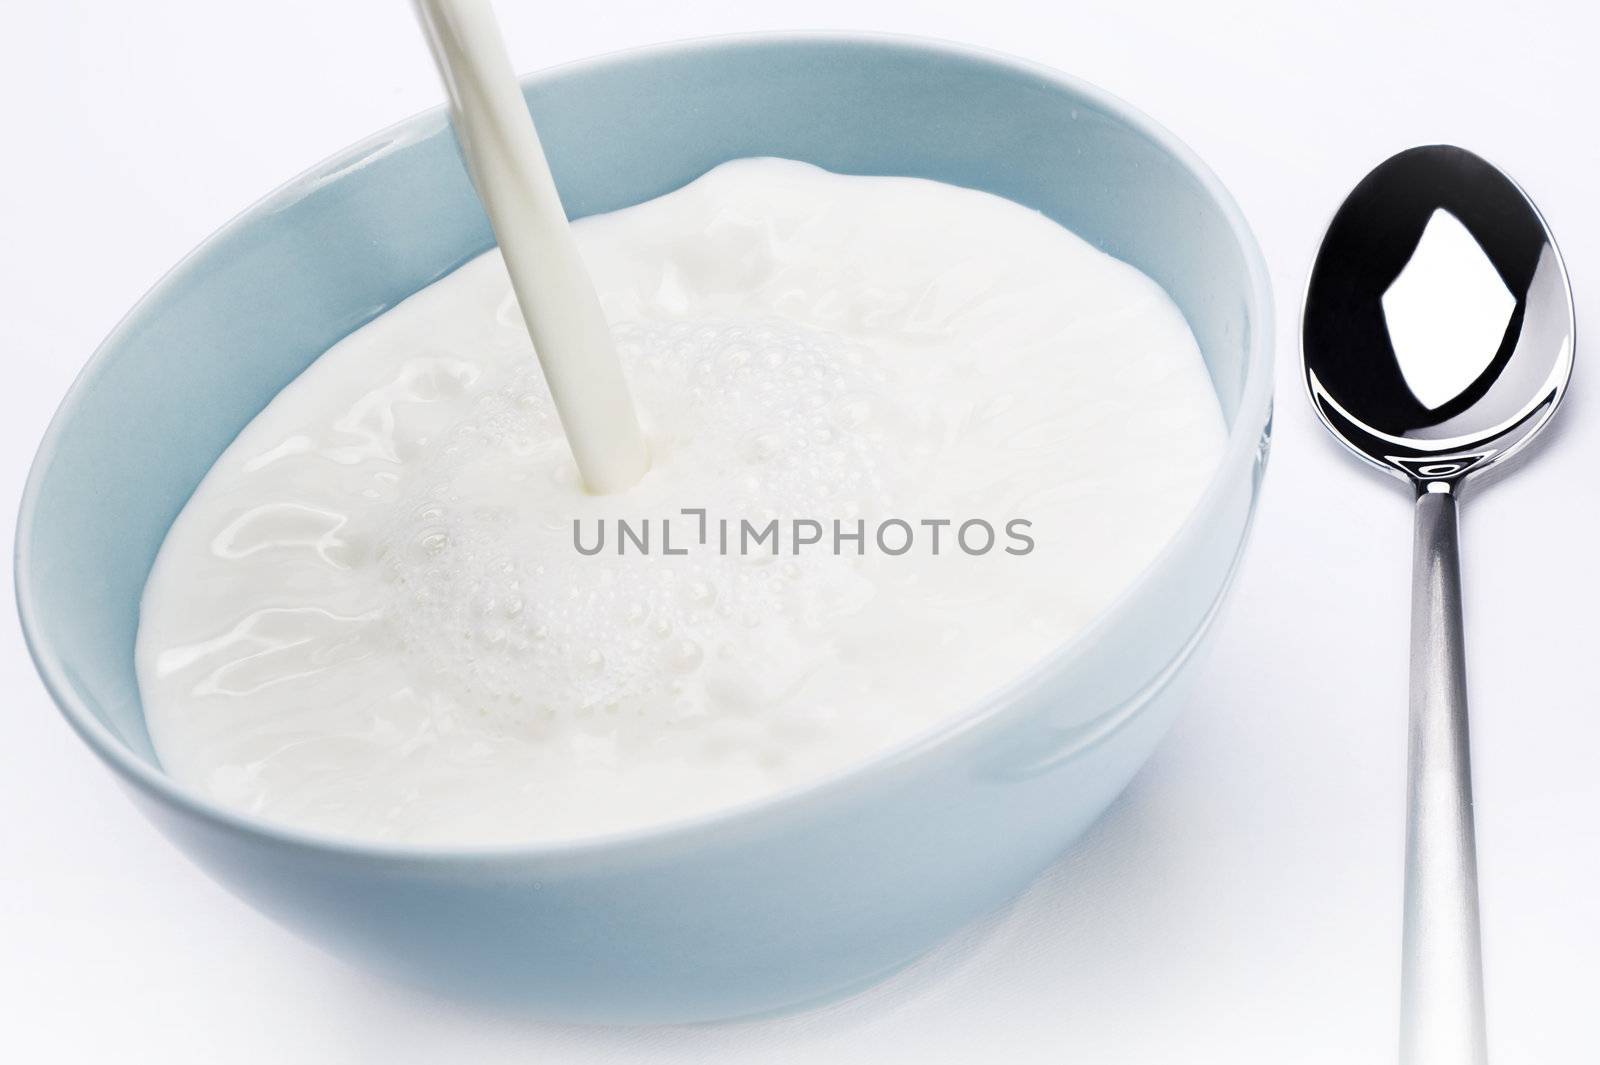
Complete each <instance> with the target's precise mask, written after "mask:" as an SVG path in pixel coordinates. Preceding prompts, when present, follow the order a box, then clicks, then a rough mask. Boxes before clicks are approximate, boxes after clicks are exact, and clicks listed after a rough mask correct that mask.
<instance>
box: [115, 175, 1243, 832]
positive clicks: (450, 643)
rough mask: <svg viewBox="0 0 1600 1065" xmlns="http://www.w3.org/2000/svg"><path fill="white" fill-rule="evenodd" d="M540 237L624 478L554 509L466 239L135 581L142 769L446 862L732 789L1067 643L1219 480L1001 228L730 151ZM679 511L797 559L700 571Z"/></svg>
mask: <svg viewBox="0 0 1600 1065" xmlns="http://www.w3.org/2000/svg"><path fill="white" fill-rule="evenodd" d="M572 232H573V236H574V237H575V239H576V244H577V249H578V252H579V253H580V254H581V256H582V258H583V260H584V262H585V263H586V264H587V267H588V270H589V273H590V274H591V276H592V277H593V278H594V282H595V285H596V288H597V291H598V293H599V296H600V301H601V305H602V307H603V308H604V312H605V314H606V316H607V318H608V320H609V323H610V326H611V329H612V331H613V333H614V335H615V337H616V338H617V343H616V347H617V351H618V354H619V357H620V360H621V363H622V367H623V369H624V370H625V371H626V373H627V375H628V379H629V380H630V382H631V384H632V387H633V390H634V394H635V395H636V397H637V399H638V403H639V410H640V413H641V415H642V418H643V422H644V429H645V432H646V435H647V436H648V438H649V440H650V446H651V452H652V465H651V469H650V470H649V472H648V473H647V474H646V475H645V476H644V478H643V479H642V480H641V481H640V482H639V483H638V484H636V485H635V486H634V487H633V488H632V489H630V490H629V491H627V492H624V493H617V494H612V495H596V494H593V493H589V492H585V491H584V490H583V487H582V482H581V479H580V478H579V475H578V471H577V469H576V467H575V466H574V462H573V457H572V453H571V452H570V451H569V450H568V448H567V446H566V443H565V441H564V439H563V436H562V432H561V421H560V419H559V418H558V416H557V410H556V408H555V406H554V405H553V404H552V401H551V398H550V393H549V390H548V389H547V388H546V386H545V380H544V378H543V375H542V374H541V371H540V366H539V363H538V361H537V360H536V359H535V358H534V354H533V351H532V349H531V347H530V343H529V339H528V334H527V331H526V330H525V329H524V327H523V324H522V321H521V319H520V316H519V314H518V304H517V296H516V295H515V294H514V292H513V288H512V285H511V281H510V279H509V278H508V275H507V271H506V268H505V265H504V263H503V261H502V259H501V256H500V254H499V253H498V252H494V251H491V252H490V253H488V254H486V255H484V256H483V257H481V258H479V259H476V260H474V261H473V262H470V263H468V264H467V265H466V266H464V267H462V268H461V269H460V270H458V271H456V272H455V273H453V274H451V275H450V276H448V277H446V278H444V279H443V280H441V281H439V282H438V283H436V284H434V285H431V286H429V287H428V288H426V289H424V290H423V291H421V292H419V293H417V294H416V295H415V296H413V297H411V298H410V299H408V300H406V301H405V302H404V303H402V304H400V305H399V306H397V307H396V308H394V309H393V310H391V311H389V312H388V313H386V314H384V315H382V316H380V317H379V318H377V319H376V320H374V321H373V322H372V323H370V324H369V325H367V326H365V327H363V328H361V329H359V330H357V331H356V332H354V333H352V334H351V335H350V336H349V337H347V338H346V339H344V340H343V341H341V342H340V343H338V344H337V345H335V346H334V347H333V348H332V349H331V350H329V351H328V352H327V353H326V354H325V355H323V356H322V357H321V358H320V359H319V360H317V362H315V363H314V364H313V365H312V366H311V367H310V368H308V369H307V370H306V372H305V373H304V374H302V375H301V376H300V377H299V378H298V379H297V380H295V381H294V382H292V383H291V384H290V385H289V386H288V387H287V388H285V389H284V390H283V392H282V393H281V394H279V395H278V397H277V398H276V399H274V400H273V401H272V403H271V404H270V405H269V406H267V408H266V409H265V410H263V411H262V412H261V414H260V415H258V416H257V417H256V419H255V420H254V421H252V422H251V423H250V424H249V425H248V426H247V427H246V428H245V429H244V430H243V431H242V432H241V433H240V435H239V437H238V439H237V440H236V441H235V442H234V443H233V445H232V446H230V447H229V448H228V450H227V451H226V452H225V453H224V454H223V455H222V456H221V458H219V459H218V461H217V463H216V465H215V466H214V467H213V468H212V470H211V471H210V473H209V474H208V475H207V477H206V478H205V480H204V481H203V482H202V483H201V485H200V486H199V488H198V489H197V490H196V492H195V494H194V496H193V498H192V499H191V500H190V501H189V503H188V505H187V506H186V507H185V508H184V509H183V511H182V513H181V514H180V515H179V516H178V518H177V520H176V521H175V522H174V524H173V526H172V529H171V531H170V533H169V534H168V537H167V540H166V542H165V544H164V545H163V547H162V549H161V552H160V554H159V557H158V558H157V560H156V563H155V567H154V570H153V571H152V573H151V576H150V580H149V583H148V585H147V587H146V591H145V596H144V602H143V608H142V613H141V623H140V629H139V637H138V647H137V664H138V671H139V679H140V688H141V692H142V695H143V700H144V706H145V712H146V720H147V722H148V725H149V728H150V734H151V738H152V739H153V741H154V743H155V747H156V751H157V753H158V755H159V756H160V759H161V762H162V765H163V766H164V768H165V769H166V770H167V772H168V773H170V774H171V775H172V776H173V777H174V778H176V779H177V780H179V781H181V782H184V783H185V784H188V785H190V786H192V787H194V788H196V789H198V790H200V791H201V792H204V793H205V794H207V795H209V796H211V797H213V798H215V799H217V800H219V801H221V802H224V803H226V804H229V805H231V806H234V807H236V808H239V809H241V810H246V811H250V812H253V813H255V814H258V815H260V816H263V817H266V818H269V819H272V820H275V821H279V822H285V823H291V824H296V825H300V826H304V827H309V828H312V829H316V830H318V831H322V832H326V833H332V834H338V835H344V836H354V837H362V838H369V839H389V840H409V841H418V842H431V843H447V844H485V843H503V842H512V841H527V840H541V839H553V838H562V837H574V836H585V835H593V834H597V833H605V832H611V831H616V830H622V829H629V828H635V827H638V826H642V825H649V824H657V823H661V822H664V821H671V820H674V819H678V818H683V817H688V816H692V815H694V814H698V813H702V812H705V811H709V810H713V809H718V808H722V807H727V806H731V805H734V804H737V803H741V802H746V801H748V800H751V799H754V798H758V797H760V796H762V795H766V794H769V793H771V792H773V791H774V790H777V789H781V788H785V787H788V786H791V785H796V784H801V783H804V782H806V781H810V780H815V779H817V778H818V777H820V776H823V775H825V774H828V773H831V772H834V771H837V770H839V769H842V768H844V767H847V766H849V765H851V764H853V763H856V762H859V761H860V760H862V759H864V758H867V757H868V756H870V755H871V754H872V753H874V752H876V751H881V750H883V749H884V748H886V747H888V746H890V745H893V744H895V743H898V742H900V741H903V740H905V739H907V738H909V737H912V736H914V735H916V734H918V733H920V732H923V731H925V730H927V729H929V728H931V727H933V726H935V725H936V724H938V723H939V722H941V721H945V720H948V719H949V718H951V717H952V716H954V715H959V714H961V713H963V712H966V711H970V710H971V709H972V708H973V707H974V706H976V705H977V704H979V703H980V702H981V701H982V700H983V699H984V698H985V697H986V696H988V695H990V694H991V693H992V692H994V691H995V690H996V689H997V688H998V687H1000V686H1002V685H1004V684H1005V683H1006V682H1007V681H1009V680H1011V679H1013V678H1015V677H1016V676H1018V675H1019V674H1020V673H1022V672H1023V671H1025V670H1026V669H1027V668H1028V667H1029V666H1031V665H1033V664H1034V663H1036V662H1038V661H1039V660H1040V659H1041V658H1042V657H1043V656H1045V655H1046V654H1048V653H1049V652H1050V651H1051V650H1053V649H1054V648H1056V647H1058V646H1060V645H1061V644H1062V643H1063V642H1065V641H1067V640H1069V639H1070V638H1071V637H1072V636H1073V635H1075V634H1076V633H1078V632H1079V631H1081V630H1082V628H1083V627H1084V626H1085V625H1087V624H1088V623H1089V622H1090V621H1091V620H1092V619H1093V618H1094V617H1095V615H1096V614H1098V613H1099V612H1100V611H1101V610H1103V609H1104V608H1105V607H1106V606H1107V605H1108V604H1109V603H1110V602H1111V601H1112V600H1113V599H1114V598H1115V597H1116V596H1117V595H1118V593H1120V592H1121V591H1122V590H1123V589H1124V588H1125V587H1126V586H1127V585H1128V584H1129V582H1130V581H1132V580H1133V579H1134V578H1135V577H1136V576H1137V575H1138V573H1139V572H1140V571H1141V570H1142V569H1144V567H1145V566H1147V565H1148V564H1149V562H1150V561H1151V560H1152V559H1153V558H1154V557H1155V555H1156V553H1157V552H1158V551H1159V550H1160V549H1161V547H1162V546H1163V545H1164V544H1165V543H1166V542H1167V541H1168V540H1169V539H1170V537H1171V536H1172V534H1173V532H1174V531H1175V530H1176V529H1177V527H1178V526H1179V524H1180V523H1181V522H1182V521H1183V520H1184V518H1185V517H1186V516H1187V515H1188V514H1189V512H1190V510H1191V509H1192V507H1193V505H1194V503H1195V501H1196V500H1197V498H1198V496H1199V494H1200V492H1201V491H1202V490H1203V488H1204V486H1205V484H1206V483H1207V481H1208V479H1209V477H1210V475H1211V473H1212V471H1213V469H1214V466H1215V463H1216V461H1217V459H1218V457H1219V455H1220V454H1221V451H1222V447H1223V442H1224V427H1223V421H1222V417H1221V415H1220V412H1219V410H1218V405H1217V401H1216V399H1215V395H1214V392H1213V390H1212V387H1211V383H1210V380H1209V377H1208V375H1207V372H1206V369H1205V366H1204V364H1203V363H1202V361H1201V357H1200V354H1199V352H1198V350H1197V348H1196V345H1195V342H1194V340H1193V338H1192V337H1191V335H1190V333H1189V330H1188V328H1187V326H1186V324H1185V322H1184V320H1183V318H1182V317H1181V315H1180V314H1179V312H1178V310H1177V308H1176V307H1174V305H1173V304H1172V302H1171V301H1170V300H1169V299H1168V298H1167V297H1166V295H1165V294H1164V293H1163V292H1162V291H1161V290H1160V288H1158V287H1157V286H1156V285H1155V284H1154V283H1153V282H1152V281H1150V280H1149V279H1148V278H1146V277H1144V276H1143V275H1142V274H1140V273H1139V272H1138V271H1136V270H1134V269H1133V268H1131V267H1129V266H1127V265H1126V264H1123V263H1120V262H1118V261H1116V260H1114V259H1112V258H1110V257H1108V256H1106V255H1104V254H1102V253H1100V252H1098V251H1096V250H1095V249H1094V248H1092V247H1090V246H1089V245H1088V244H1086V243H1084V242H1083V241H1082V240H1080V239H1078V238H1077V237H1075V236H1074V235H1073V234H1071V233H1069V232H1068V231H1066V230H1065V229H1062V228H1061V227H1060V226H1058V225H1056V224H1055V223H1053V222H1051V221H1049V220H1048V219H1046V218H1044V217H1042V216H1041V215H1039V214H1037V213H1035V212H1032V211H1029V210H1026V209H1024V208H1022V207H1019V206H1017V205H1016V204H1013V203H1010V202H1008V201H1006V200H1002V199H999V198H997V197H994V196H990V195H988V194H985V193H980V192H975V191H971V190H967V189H961V188H955V187H952V186H948V185H942V184H938V183H935V182H930V181H922V180H916V179H910V178H896V177H847V176H842V175H837V174H831V173H828V172H826V171H823V170H819V169H817V168H815V167H812V166H808V165H806V164H803V163H797V162H789V161H784V160H776V159H754V160H739V161H735V162H731V163H727V164H725V165H723V166H720V167H718V168H716V169H715V170H713V171H711V172H710V173H709V174H707V175H705V176H704V177H702V178H701V179H699V180H698V181H695V182H693V183H692V184H690V185H688V186H686V187H684V188H682V189H680V190H678V191H676V192H673V193H670V194H668V195H666V196H663V197H661V198H659V199H656V200H652V201H650V202H647V203H643V204H640V205H638V206H636V207H631V208H628V209H626V210H623V211H618V212H616V213H614V214H609V215H602V216H597V217H592V218H587V219H583V220H581V221H579V222H577V223H575V224H574V225H573V227H572ZM247 324H248V323H241V325H242V326H243V325H247ZM683 508H696V509H704V510H705V511H706V512H707V515H708V517H709V519H710V521H712V522H715V521H717V520H718V519H719V518H726V519H731V520H734V521H738V520H740V519H749V520H750V521H752V522H756V523H760V522H764V521H766V520H767V519H768V518H769V517H770V518H780V519H783V520H784V521H789V520H791V519H815V520H816V521H818V522H819V523H822V524H823V525H824V527H825V528H827V529H828V530H829V535H828V537H827V539H826V540H825V541H824V542H823V543H821V544H819V545H814V546H811V547H808V548H807V549H805V550H803V551H801V552H800V553H798V554H797V553H795V552H794V551H793V550H792V546H791V544H790V543H789V541H788V540H787V539H786V540H785V542H784V544H783V545H782V548H781V551H780V553H778V554H773V553H771V552H770V551H768V550H767V549H766V548H765V547H760V548H758V549H756V550H754V551H751V552H750V553H748V554H741V553H739V552H737V551H730V552H728V553H726V554H724V553H722V552H721V551H719V550H718V549H717V547H716V543H715V537H714V536H713V537H712V538H711V543H710V544H707V545H701V544H699V543H697V542H696V539H695V537H694V536H693V535H692V530H693V529H694V528H695V525H694V521H693V519H689V518H684V517H682V516H681V511H682V509H683ZM645 518H650V519H653V520H655V521H656V522H657V523H658V527H657V529H656V532H655V536H654V539H653V540H652V550H651V551H650V552H649V553H644V552H641V551H637V550H631V549H630V550H627V551H626V552H625V553H622V554H619V553H618V542H617V541H616V539H615V538H614V533H615V529H616V526H615V524H614V523H615V522H616V521H617V520H619V519H623V520H627V521H630V522H633V523H634V524H635V526H636V527H637V524H638V522H639V521H640V520H641V519H645ZM663 518H673V519H674V521H675V524H674V528H673V539H674V541H675V543H676V545H677V549H681V550H686V553H685V554H682V555H676V554H674V555H667V554H665V553H663V551H662V547H663V545H662V543H661V532H660V529H659V522H660V520H661V519H663ZM575 519H576V520H578V521H580V522H581V523H582V524H581V528H582V529H583V530H584V536H583V539H584V542H585V544H586V545H590V544H592V542H593V538H594V530H595V529H596V528H597V527H599V525H600V524H601V523H605V524H606V526H607V527H608V528H609V529H610V530H611V531H612V533H613V537H612V538H608V540H607V541H606V545H605V549H604V550H603V551H601V552H600V553H598V554H594V555H587V554H583V553H581V552H580V551H578V550H577V549H576V548H575V546H574V538H573V522H574V520H575ZM971 519H985V520H987V521H989V522H990V523H991V524H992V525H993V527H994V528H995V529H996V530H1004V529H1005V527H1006V525H1007V523H1009V522H1010V521H1012V520H1014V519H1025V520H1027V521H1028V522H1030V523H1031V524H1030V525H1029V526H1028V527H1027V530H1028V535H1029V536H1030V537H1031V539H1032V541H1033V542H1034V544H1035V545H1036V546H1035V548H1034V549H1033V550H1032V551H1031V552H1029V553H1027V554H1022V555H1014V554H1009V553H1007V552H1006V551H1005V550H1004V548H1005V547H1006V546H1012V545H1015V544H1016V543H1017V541H1015V540H1012V539H1009V538H1007V537H1006V536H1005V534H1004V532H1003V531H1002V532H1001V538H1000V541H999V543H997V544H996V545H995V547H994V549H993V550H990V551H988V552H985V553H980V554H967V553H966V552H965V551H963V550H962V549H961V548H960V547H959V546H958V544H957V543H956V541H955V538H954V534H955V532H956V528H955V525H952V526H948V527H943V529H942V532H943V539H942V541H941V545H940V550H939V551H938V553H937V554H935V553H934V552H933V551H932V550H930V547H931V544H930V537H929V534H930V532H931V531H933V530H932V529H931V528H930V527H929V526H926V525H923V524H921V523H922V522H923V521H928V520H931V521H935V522H937V521H940V520H949V521H952V522H953V523H955V524H956V525H958V524H960V523H961V522H963V521H967V520H971ZM836 520H837V521H840V522H841V523H842V527H843V528H844V529H846V530H847V531H848V530H850V529H852V528H853V527H854V523H855V522H857V521H860V522H862V523H863V527H864V528H865V529H867V530H868V532H867V541H866V543H865V545H864V550H863V551H862V552H861V553H860V554H858V553H857V547H856V546H855V544H854V543H853V542H849V541H846V542H845V543H844V544H843V545H842V549H841V550H840V551H839V553H835V552H834V551H833V550H832V548H833V547H834V545H833V544H832V543H830V542H828V541H831V539H832V525H831V523H832V522H833V521H836ZM893 520H903V521H906V522H908V523H910V525H911V526H912V527H913V528H914V529H915V533H916V543H915V546H914V547H913V548H912V549H911V550H909V551H907V552H906V553H905V554H902V555H897V556H892V555H889V554H887V553H885V552H884V551H883V550H880V549H879V547H878V545H877V544H876V543H874V542H873V540H872V532H871V530H874V529H876V528H879V527H881V526H882V525H883V524H884V523H886V522H890V521H893ZM934 528H937V527H934ZM894 539H898V537H896V538H894ZM979 539H981V538H979Z"/></svg>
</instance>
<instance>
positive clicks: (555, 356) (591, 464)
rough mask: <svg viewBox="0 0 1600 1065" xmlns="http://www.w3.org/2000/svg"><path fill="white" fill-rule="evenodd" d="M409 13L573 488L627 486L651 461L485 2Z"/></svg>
mask: <svg viewBox="0 0 1600 1065" xmlns="http://www.w3.org/2000/svg"><path fill="white" fill-rule="evenodd" d="M417 14H418V15H419V16H420V18H421V19H422V25H423V30H424V33H425V35H426V37H427V39H428V47H429V48H430V49H431V50H432V52H433V57H434V61H435V62H436V63H437V64H438V66H439V73H440V75H441V76H442V77H443V79H444V85H445V91H446V92H447V93H448V94H449V96H450V122H451V125H452V126H453V127H454V128H455V132H456V139H457V141H458V143H460V145H461V151H462V154H463V155H464V156H465V157H466V160H467V169H468V170H469V171H470V172H471V174H472V183H473V186H474V187H475V188H476V189H477V190H478V198H479V199H480V200H482V201H483V208H484V211H485V212H487V214H488V215H489V223H490V225H491V226H492V227H493V228H494V233H495V238H496V240H497V241H498V242H499V245H500V251H501V254H502V255H503V256H504V258H505V266H506V270H507V272H508V273H509V275H510V277H511V287H512V289H513V290H514V291H515V292H516V294H517V303H518V305H519V306H520V308H521V310H522V316H523V319H524V320H525V321H526V323H527V328H528V333H529V334H530V335H531V336H532V338H533V343H534V346H535V347H536V348H537V349H538V356H539V363H540V366H541V367H542V368H543V370H544V379H545V385H546V387H547V388H548V390H549V391H550V394H551V396H552V398H553V399H554V401H555V407H556V412H557V413H558V414H559V415H560V417H561V424H562V428H563V429H564V430H565V432H566V436H567V443H568V444H569V445H570V446H571V448H572V454H573V458H574V459H575V460H576V461H577V464H578V469H579V471H580V473H581V474H582V476H583V480H584V484H585V486H586V487H588V488H589V489H590V490H591V491H594V492H618V491H622V490H623V489H626V488H631V487H632V486H633V485H634V484H636V483H638V480H639V478H640V477H642V476H644V471H645V470H647V469H648V468H649V467H650V453H649V450H648V449H647V448H646V446H645V442H644V436H643V434H642V433H641V432H640V429H639V419H638V415H637V413H636V412H635V411H634V408H633V400H632V398H631V397H630V396H629V393H628V382H627V379H626V378H625V377H624V376H623V374H622V367H621V364H620V363H619V362H618V360H617V352H616V347H615V345H614V344H613V343H612V337H611V332H610V330H609V329H607V328H606V318H605V314H604V312H603V311H602V310H601V308H600V301H599V300H598V299H597V298H596V293H595V290H594V284H593V282H592V281H591V280H590V278H589V275H588V272H587V271H586V270H585V269H584V266H583V260H582V258H581V257H580V256H579V254H578V248H577V244H576V243H575V242H574V241H573V239H572V227H571V226H569V225H568V224H567V215H566V212H565V211H564V210H563V209H562V206H561V194H560V193H559V192H557V191H556V183H555V179H554V178H553V177H551V175H550V164H549V162H548V161H546V159H545V156H544V148H543V147H542V146H541V145H540V143H539V134H538V132H537V131H536V130H535V129H534V127H533V118H532V116H530V115H529V114H528V107H527V104H526V103H525V102H524V100H523V98H522V88H521V86H520V85H518V83H517V79H516V75H515V74H513V73H512V70H511V60H510V58H509V57H508V56H507V55H506V47H505V42H504V41H503V40H502V39H501V37H500V27H499V25H498V24H497V23H496V22H495V18H494V11H493V10H492V9H491V8H490V6H489V0H417Z"/></svg>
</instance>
